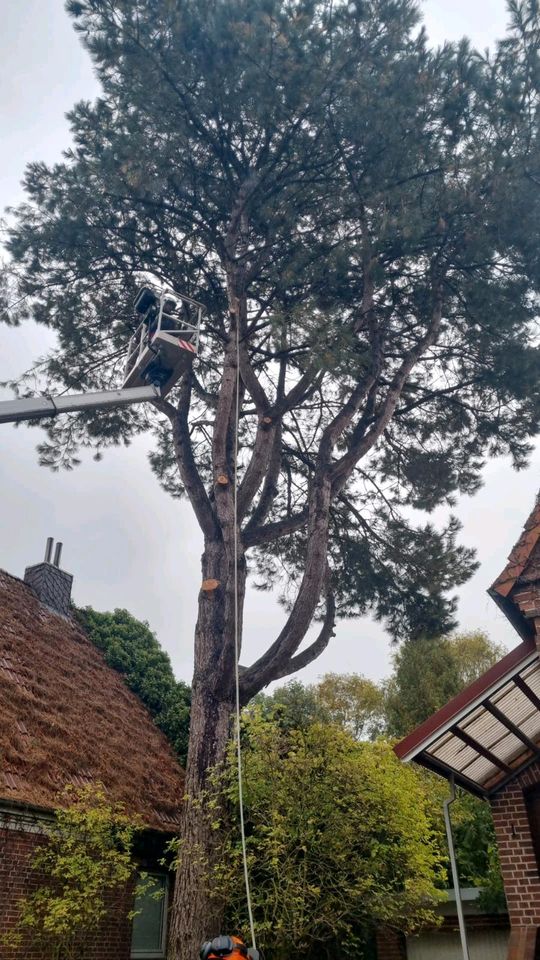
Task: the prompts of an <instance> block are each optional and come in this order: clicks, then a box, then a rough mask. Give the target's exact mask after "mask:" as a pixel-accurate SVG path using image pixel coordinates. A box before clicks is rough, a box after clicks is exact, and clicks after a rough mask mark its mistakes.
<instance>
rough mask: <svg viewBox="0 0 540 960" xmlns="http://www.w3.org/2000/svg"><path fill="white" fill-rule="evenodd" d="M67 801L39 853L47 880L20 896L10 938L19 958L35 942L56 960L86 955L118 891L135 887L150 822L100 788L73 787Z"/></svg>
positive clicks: (37, 866)
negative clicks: (136, 855)
mask: <svg viewBox="0 0 540 960" xmlns="http://www.w3.org/2000/svg"><path fill="white" fill-rule="evenodd" d="M62 800H63V803H62V806H61V807H60V808H59V809H58V810H56V812H55V819H54V822H53V823H52V824H51V825H50V826H49V827H48V828H47V829H46V831H45V837H44V842H43V843H41V844H39V846H38V847H37V850H36V853H35V854H34V856H33V858H32V862H31V866H32V870H33V872H34V873H35V876H36V877H38V878H39V885H38V886H37V887H36V888H35V889H34V890H33V891H32V892H31V893H29V894H27V895H26V896H25V897H23V898H22V899H21V900H20V902H19V916H18V920H17V923H16V925H15V926H14V928H13V929H12V930H11V931H10V932H9V933H7V934H5V935H4V936H3V938H2V943H3V945H4V946H6V947H11V948H12V950H13V951H14V955H15V956H17V957H22V956H24V950H25V946H26V945H27V944H28V943H29V942H31V943H32V945H33V946H42V947H43V948H44V949H45V950H46V951H47V956H48V957H49V958H50V960H84V956H85V943H87V941H88V938H89V937H91V935H92V934H93V933H95V932H96V931H97V930H99V927H100V924H101V923H102V922H103V920H104V919H105V917H106V916H107V912H108V909H109V905H110V903H109V902H110V898H111V896H114V895H115V894H124V895H125V892H126V887H128V885H129V884H130V883H131V884H133V889H134V890H135V883H136V867H135V862H134V859H133V845H134V841H135V838H136V835H137V833H138V832H139V830H140V829H141V828H142V824H141V823H140V822H139V821H138V820H137V818H136V817H135V816H133V815H131V814H129V815H128V814H127V813H126V811H125V809H124V806H123V805H122V804H121V803H114V802H112V801H110V800H109V799H108V798H107V795H106V793H105V790H104V789H103V787H101V786H100V785H91V786H90V785H89V786H86V787H83V788H81V789H77V790H75V789H70V788H67V790H66V791H65V793H64V795H63V798H62ZM141 882H142V884H143V885H144V883H145V878H144V875H143V876H142V880H141Z"/></svg>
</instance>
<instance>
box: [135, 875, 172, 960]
mask: <svg viewBox="0 0 540 960" xmlns="http://www.w3.org/2000/svg"><path fill="white" fill-rule="evenodd" d="M149 879H150V880H151V884H145V891H144V893H143V894H142V895H138V896H136V897H135V904H134V907H133V909H134V910H136V911H137V912H136V915H135V917H134V918H133V930H132V935H131V956H132V957H133V958H138V960H143V958H148V960H151V958H152V957H155V958H156V960H157V958H159V957H165V956H166V941H167V894H168V884H167V877H166V875H165V874H163V873H154V874H150V877H149Z"/></svg>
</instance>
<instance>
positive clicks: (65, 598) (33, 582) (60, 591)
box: [24, 537, 73, 617]
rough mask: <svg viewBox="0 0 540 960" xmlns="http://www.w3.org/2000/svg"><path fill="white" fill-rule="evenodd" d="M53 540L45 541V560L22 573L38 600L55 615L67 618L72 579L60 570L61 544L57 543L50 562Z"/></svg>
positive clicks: (69, 610) (68, 574)
mask: <svg viewBox="0 0 540 960" xmlns="http://www.w3.org/2000/svg"><path fill="white" fill-rule="evenodd" d="M52 549H53V538H52V537H49V538H48V540H47V548H46V550H45V559H44V560H43V563H36V564H35V565H34V566H33V567H27V568H26V570H25V571H24V582H25V583H27V584H28V586H29V587H31V588H32V590H33V591H34V593H35V594H36V596H37V598H38V600H40V601H41V603H44V604H45V606H46V607H49V609H50V610H54V612H55V613H61V614H62V615H63V616H66V617H67V616H69V614H70V612H71V585H72V583H73V577H72V576H71V574H70V573H66V572H65V570H61V569H60V557H61V555H62V544H61V543H57V544H56V549H55V551H54V560H52V561H51V557H52Z"/></svg>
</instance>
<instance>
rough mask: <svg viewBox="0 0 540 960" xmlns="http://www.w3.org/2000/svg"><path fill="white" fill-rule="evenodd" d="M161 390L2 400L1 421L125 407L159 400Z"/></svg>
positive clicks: (152, 387) (132, 388)
mask: <svg viewBox="0 0 540 960" xmlns="http://www.w3.org/2000/svg"><path fill="white" fill-rule="evenodd" d="M160 397H161V391H160V389H159V387H158V386H156V385H154V384H151V385H149V386H144V387H128V388H126V389H124V390H102V391H100V392H96V393H79V394H76V393H71V394H68V395H67V396H65V397H23V398H22V399H21V400H3V401H0V423H17V422H18V421H20V420H41V419H43V418H45V417H57V416H59V414H61V413H81V412H82V411H84V410H98V409H100V408H105V409H106V408H107V407H125V406H128V405H129V404H130V403H143V402H144V401H145V400H159V398H160Z"/></svg>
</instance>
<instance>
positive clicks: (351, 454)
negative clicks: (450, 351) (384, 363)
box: [331, 289, 442, 495]
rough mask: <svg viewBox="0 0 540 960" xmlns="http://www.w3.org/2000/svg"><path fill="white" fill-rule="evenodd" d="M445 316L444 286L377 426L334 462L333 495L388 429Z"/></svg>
mask: <svg viewBox="0 0 540 960" xmlns="http://www.w3.org/2000/svg"><path fill="white" fill-rule="evenodd" d="M441 319H442V295H441V292H440V289H438V290H437V292H436V296H435V305H434V307H433V312H432V315H431V320H430V323H429V326H428V329H427V331H426V333H425V334H424V336H423V337H421V339H420V340H419V341H418V343H417V344H416V345H415V346H414V347H411V349H410V350H409V351H408V352H407V353H406V355H405V358H404V360H403V363H402V364H401V366H400V368H399V370H398V371H397V372H396V374H395V376H394V377H393V379H392V380H391V382H390V386H389V388H388V392H387V394H386V397H385V399H384V401H383V403H382V404H381V407H380V408H379V412H378V414H377V416H376V418H375V422H374V423H373V426H372V427H371V429H370V430H369V431H368V432H367V433H366V434H362V435H361V436H360V437H359V438H358V439H356V438H354V439H353V442H352V444H351V446H350V448H349V450H348V451H347V453H346V454H345V455H344V456H343V457H341V459H340V460H338V461H337V462H336V463H335V464H334V465H333V466H332V469H331V475H332V493H333V495H335V494H336V493H339V491H340V490H341V489H342V488H343V486H344V485H345V483H346V482H347V480H348V478H349V477H350V475H351V473H352V471H353V470H354V468H355V466H356V464H357V463H358V461H359V460H360V459H361V458H362V457H363V456H365V454H366V453H367V452H368V450H370V449H371V448H372V447H373V445H374V444H375V443H376V442H377V440H378V439H379V437H380V436H381V434H382V433H383V432H384V430H385V429H386V427H387V425H388V423H389V422H390V420H391V419H392V416H393V414H394V411H395V409H396V407H397V405H398V403H399V399H400V397H401V393H402V390H403V387H404V386H405V383H406V382H407V378H408V376H409V374H410V373H411V371H412V370H413V368H414V366H415V365H416V363H417V361H418V360H419V359H420V357H421V356H422V355H423V354H424V353H425V351H426V350H427V349H428V348H429V347H430V346H431V345H432V344H433V343H435V341H436V339H437V337H438V335H439V331H440V328H441ZM338 416H339V414H338Z"/></svg>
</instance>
